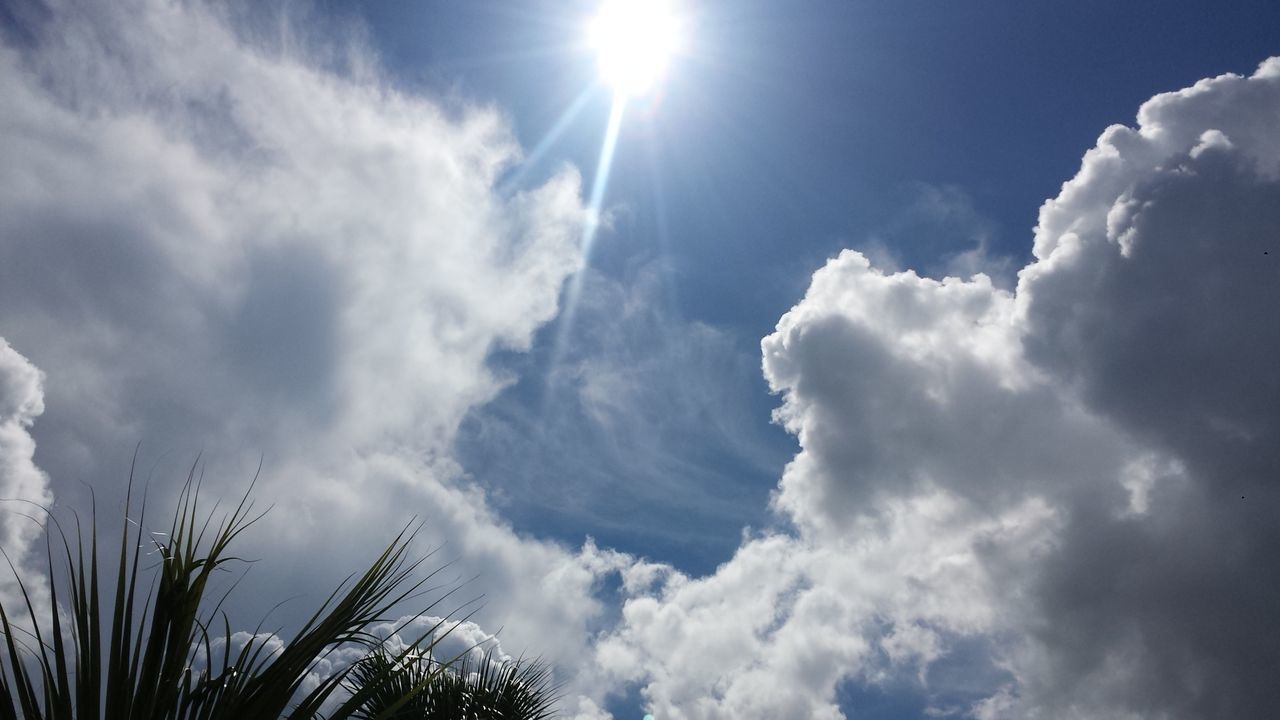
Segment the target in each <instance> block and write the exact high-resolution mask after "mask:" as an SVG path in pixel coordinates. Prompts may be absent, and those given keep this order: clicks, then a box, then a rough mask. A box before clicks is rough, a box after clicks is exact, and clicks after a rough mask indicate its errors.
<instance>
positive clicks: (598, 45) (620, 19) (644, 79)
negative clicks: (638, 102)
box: [588, 0, 681, 98]
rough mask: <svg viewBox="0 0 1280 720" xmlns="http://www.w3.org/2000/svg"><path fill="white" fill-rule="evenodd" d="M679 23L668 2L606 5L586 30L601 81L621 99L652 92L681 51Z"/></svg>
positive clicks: (631, 0) (609, 0)
mask: <svg viewBox="0 0 1280 720" xmlns="http://www.w3.org/2000/svg"><path fill="white" fill-rule="evenodd" d="M680 30H681V28H680V18H679V16H678V15H677V14H676V12H675V10H674V8H673V7H672V4H671V3H670V2H666V1H664V0H604V2H603V3H601V5H600V12H599V13H598V14H597V15H596V16H595V18H594V19H592V21H591V23H590V25H589V26H588V35H589V37H590V41H591V47H592V48H593V49H594V50H595V52H596V58H597V60H598V62H599V66H600V77H601V79H603V80H604V81H605V82H606V83H607V84H608V85H609V86H610V87H612V88H613V91H614V93H616V94H617V95H619V96H621V97H624V98H625V97H636V96H640V95H644V94H646V93H648V92H650V91H652V90H653V89H654V88H655V87H656V86H657V85H658V83H659V82H660V81H661V80H662V78H663V76H664V75H665V74H666V71H667V66H668V64H669V63H670V61H671V57H672V55H674V54H675V53H676V52H677V51H678V50H679V49H680V43H681V32H680Z"/></svg>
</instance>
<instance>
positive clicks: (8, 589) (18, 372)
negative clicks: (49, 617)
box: [0, 337, 53, 608]
mask: <svg viewBox="0 0 1280 720" xmlns="http://www.w3.org/2000/svg"><path fill="white" fill-rule="evenodd" d="M43 385H44V374H43V373H41V372H40V370H39V369H38V368H36V367H35V366H34V365H32V364H31V362H30V361H29V360H27V359H26V358H25V357H23V356H22V355H20V354H19V353H18V351H16V350H14V349H13V348H12V347H10V345H9V343H8V342H6V341H5V339H4V338H3V337H0V500H3V505H2V507H0V547H3V548H4V551H5V556H6V557H7V559H8V562H6V563H4V565H3V566H2V567H0V598H3V601H4V604H5V607H6V608H12V607H15V606H18V607H20V606H21V601H20V598H21V593H20V591H19V590H18V588H17V585H16V578H15V577H14V575H13V571H12V569H11V568H10V565H9V563H13V566H14V567H16V568H18V572H19V573H21V576H22V579H23V582H24V584H26V585H27V591H28V592H29V593H31V594H33V596H34V599H35V600H37V601H39V600H42V599H43V595H44V589H45V588H44V585H43V583H41V582H40V580H39V579H38V577H39V574H38V573H36V574H34V575H33V573H31V572H30V569H29V568H30V566H28V565H27V563H26V561H27V559H28V554H29V553H30V551H31V546H32V545H33V544H34V542H35V540H36V538H37V537H38V536H39V535H40V532H41V530H42V529H43V527H44V517H43V515H44V511H43V509H42V508H47V507H49V506H50V505H51V504H52V502H53V497H52V495H51V494H50V492H49V476H48V475H46V474H45V473H44V471H43V470H41V469H40V468H39V467H37V466H36V463H35V449H36V443H35V440H34V439H33V438H32V437H31V425H32V423H34V422H35V420H36V418H37V417H39V416H40V415H41V413H43V412H44V388H43ZM37 564H38V563H37Z"/></svg>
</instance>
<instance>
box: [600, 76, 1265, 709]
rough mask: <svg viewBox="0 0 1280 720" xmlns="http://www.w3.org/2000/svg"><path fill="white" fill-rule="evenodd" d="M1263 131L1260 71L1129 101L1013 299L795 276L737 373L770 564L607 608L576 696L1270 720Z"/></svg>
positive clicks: (959, 286) (669, 703) (724, 704)
mask: <svg viewBox="0 0 1280 720" xmlns="http://www.w3.org/2000/svg"><path fill="white" fill-rule="evenodd" d="M1278 116H1280V59H1273V60H1269V61H1267V62H1266V63H1264V64H1263V65H1262V66H1261V67H1260V68H1259V70H1258V72H1257V73H1255V74H1254V75H1253V76H1251V77H1248V78H1245V77H1238V76H1231V75H1228V76H1223V77H1219V78H1214V79H1211V80H1205V81H1202V82H1200V83H1198V84H1197V85H1196V86H1194V87H1193V88H1189V89H1187V90H1183V91H1179V92H1176V93H1169V94H1165V95H1161V96H1158V97H1156V98H1153V99H1152V100H1151V101H1150V102H1148V103H1146V104H1144V105H1143V107H1142V110H1141V111H1140V113H1139V119H1138V126H1137V128H1135V129H1129V128H1123V127H1114V128H1110V129H1108V130H1107V131H1106V132H1105V133H1104V134H1103V135H1102V137H1101V138H1100V140H1099V142H1098V145H1097V147H1096V148H1094V149H1093V150H1091V151H1089V153H1088V154H1086V156H1085V158H1084V161H1083V164H1082V166H1081V169H1080V172H1079V173H1078V174H1077V175H1076V177H1075V178H1073V179H1072V180H1070V181H1069V182H1067V183H1066V184H1065V185H1064V186H1063V190H1062V192H1061V194H1060V195H1059V196H1058V197H1057V198H1055V199H1053V200H1050V201H1048V202H1047V203H1046V204H1045V205H1044V207H1043V208H1042V211H1041V215H1040V222H1039V225H1038V227H1037V230H1036V242H1035V259H1034V261H1033V262H1032V263H1031V264H1030V265H1028V266H1027V267H1026V268H1024V269H1023V270H1022V272H1021V273H1020V274H1019V281H1018V284H1017V287H1016V289H1015V290H1013V291H1007V290H1003V289H1001V288H1000V287H998V286H996V285H994V284H993V283H992V282H991V281H990V280H989V279H988V278H987V277H986V276H984V275H981V274H975V275H972V276H971V277H968V278H955V277H949V278H945V279H941V280H935V279H930V278H923V277H920V276H918V275H916V274H915V273H913V272H910V271H907V272H884V271H881V270H879V269H877V268H875V267H873V266H872V264H871V262H870V261H868V260H867V259H866V258H865V257H864V256H862V255H860V254H858V253H854V252H845V253H843V254H842V255H840V256H839V257H837V258H835V259H833V260H832V261H830V262H829V263H828V264H827V265H826V267H824V268H822V269H821V270H819V271H818V272H817V273H815V275H814V277H813V281H812V283H811V285H810V288H809V291H808V293H807V294H806V295H805V298H804V299H803V300H802V301H801V302H800V303H799V304H798V305H796V307H794V308H793V309H792V310H791V311H790V312H788V313H787V314H786V315H785V316H784V317H783V318H782V319H781V320H780V321H779V323H778V327H777V330H776V331H775V332H774V333H773V334H772V335H770V336H769V337H767V338H765V340H764V341H763V343H762V350H763V356H764V365H763V366H764V372H765V375H766V378H767V379H768V380H769V382H770V383H771V386H772V387H773V388H774V389H775V390H776V391H777V392H779V393H780V394H781V395H782V398H783V403H782V407H781V408H779V410H778V411H777V416H776V417H777V420H778V421H779V422H781V423H782V424H783V425H784V426H785V427H786V428H787V429H788V430H789V431H791V432H793V433H795V435H796V436H797V438H798V439H799V441H800V444H801V451H800V453H799V454H798V455H797V456H796V457H795V459H794V460H793V461H792V462H791V463H790V464H789V466H788V467H787V469H786V471H785V473H784V475H783V478H782V480H781V482H780V484H779V486H778V489H777V491H776V493H775V496H774V501H773V503H774V507H775V508H776V509H777V510H778V511H780V512H781V513H782V514H783V515H785V516H786V517H788V518H790V519H791V520H792V521H793V522H794V523H795V526H796V528H797V533H796V534H795V535H771V536H765V537H758V538H751V539H748V540H747V541H746V542H745V543H744V545H743V546H742V547H741V548H740V549H739V551H738V553H737V554H736V555H735V556H734V557H733V558H732V559H731V560H730V561H728V562H727V563H725V564H724V565H723V566H722V567H720V568H719V569H718V570H717V572H716V573H715V574H713V575H711V576H708V577H704V578H689V577H685V576H682V575H680V574H679V573H673V574H671V575H669V576H668V577H667V578H666V579H665V581H664V582H662V583H661V584H660V585H659V586H658V587H657V588H656V589H651V590H648V591H643V592H637V593H635V595H634V596H633V597H632V598H631V599H630V600H628V601H627V603H626V605H625V608H624V621H623V623H622V624H621V625H620V626H619V628H618V629H617V630H616V631H615V632H614V633H613V634H611V635H610V636H609V637H608V638H607V639H606V640H605V641H603V642H602V643H601V644H600V646H599V648H598V659H599V665H600V667H601V668H603V671H604V672H605V673H606V674H611V675H610V676H611V677H612V678H613V681H614V682H615V683H622V684H625V683H631V684H633V685H635V686H637V687H638V688H639V689H640V692H641V694H642V695H643V697H645V699H646V700H647V701H648V702H649V703H650V705H651V706H652V707H653V708H654V709H655V712H656V713H657V714H659V715H660V716H663V717H675V718H729V717H734V718H768V717H781V716H787V717H815V718H821V717H830V718H835V717H841V716H842V715H841V707H840V705H839V700H840V693H841V688H842V686H844V685H845V684H847V683H853V684H855V685H864V686H872V687H875V686H880V685H884V684H886V683H888V684H891V685H892V686H893V687H897V688H900V689H901V688H903V687H906V688H908V689H910V688H912V687H914V692H915V693H917V694H918V695H919V696H920V704H921V706H922V707H921V712H922V713H924V714H930V715H943V716H946V715H948V714H953V715H954V714H956V713H959V714H964V715H969V716H973V717H979V718H1096V717H1115V718H1123V717H1134V718H1136V717H1144V718H1155V717H1162V718H1230V717H1254V716H1259V717H1260V716H1262V715H1265V714H1267V712H1269V709H1270V708H1272V707H1274V706H1275V705H1276V703H1277V701H1278V700H1280V698H1277V697H1276V691H1275V690H1274V687H1275V684H1274V682H1273V678H1272V677H1270V675H1271V674H1272V673H1271V672H1270V668H1273V667H1275V666H1276V664H1277V662H1278V661H1280V657H1277V650H1276V647H1275V644H1274V643H1273V642H1271V641H1270V638H1272V637H1274V634H1275V628H1274V624H1275V621H1274V613H1273V612H1272V611H1271V608H1273V607H1275V606H1276V605H1277V603H1280V584H1277V583H1276V582H1275V581H1274V579H1273V578H1274V576H1275V573H1274V572H1272V569H1273V568H1274V567H1275V566H1276V557H1277V556H1280V533H1278V532H1277V531H1276V529H1275V524H1274V522H1273V521H1272V519H1273V518H1274V515H1275V511H1276V509H1277V505H1278V504H1280V502H1278V500H1280V497H1278V496H1277V486H1276V478H1277V476H1278V474H1280V456H1277V450H1276V448H1278V447H1280V442H1277V440H1280V438H1277V437H1276V433H1277V431H1278V430H1277V428H1278V427H1280V426H1278V425H1277V421H1280V415H1277V410H1276V409H1277V408H1280V381H1277V379H1276V375H1275V372H1274V368H1273V365H1274V358H1275V357H1276V356H1277V354H1278V352H1277V351H1280V334H1278V333H1280V331H1278V330H1277V328H1280V325H1277V324H1276V323H1275V322H1274V318H1272V317H1271V316H1270V313H1271V312H1272V311H1273V310H1274V309H1275V308H1276V307H1280V304H1278V303H1277V301H1278V300H1280V295H1278V293H1280V283H1278V282H1277V279H1278V278H1280V275H1278V273H1280V265H1277V264H1276V257H1275V256H1276V255H1277V251H1276V249H1275V248H1274V247H1273V246H1272V243H1274V242H1275V239H1276V232H1277V228H1280V211H1278V210H1277V208H1280V183H1278V182H1277V179H1278V177H1280V143H1278V142H1277V140H1276V135H1275V132H1274V130H1275V118H1276V117H1278ZM958 664H959V665H961V666H962V667H960V669H959V670H960V671H959V672H958V673H957V672H956V670H957V665H958ZM904 677H905V678H906V680H905V681H904ZM944 679H945V680H944ZM895 683H896V684H895ZM904 683H905V684H904ZM947 683H950V684H949V685H947Z"/></svg>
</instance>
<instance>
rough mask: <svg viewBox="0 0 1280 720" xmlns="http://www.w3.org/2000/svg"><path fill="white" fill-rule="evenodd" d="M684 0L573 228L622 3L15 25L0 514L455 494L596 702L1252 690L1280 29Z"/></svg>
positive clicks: (323, 530) (346, 535)
mask: <svg viewBox="0 0 1280 720" xmlns="http://www.w3.org/2000/svg"><path fill="white" fill-rule="evenodd" d="M676 7H677V12H678V14H679V16H680V17H681V18H682V19H683V23H684V27H685V42H684V47H683V49H682V51H681V52H680V53H678V54H677V55H676V57H674V58H673V60H672V62H671V64H670V67H669V68H668V71H667V73H666V76H665V77H664V78H663V80H662V81H661V82H660V84H659V85H658V86H657V87H656V88H655V89H654V90H653V92H651V93H648V94H644V95H642V96H639V97H633V98H630V99H629V100H628V101H627V104H626V108H625V112H624V115H623V121H622V125H621V128H620V132H619V135H618V138H617V145H616V150H615V152H614V154H613V155H612V162H611V163H610V164H609V166H608V168H609V169H608V175H607V185H604V187H605V192H604V195H603V202H602V207H601V208H600V210H601V211H602V212H603V215H604V218H605V222H604V223H603V224H602V225H601V227H600V228H599V229H598V230H597V231H595V232H594V233H592V232H591V231H590V228H591V227H592V222H593V217H592V215H591V212H592V208H590V202H591V196H592V192H593V188H595V187H598V186H601V185H602V183H601V181H602V178H600V177H597V175H598V174H599V173H600V168H601V167H602V165H601V163H600V159H601V155H602V145H603V141H604V138H605V135H606V128H607V125H608V121H609V117H610V112H611V108H613V107H614V105H613V103H614V102H615V98H614V96H613V95H612V91H611V89H610V88H609V87H608V86H607V85H606V84H604V83H603V82H602V81H601V79H600V78H599V77H598V72H597V67H596V58H595V53H594V51H593V50H592V49H591V48H590V47H589V46H588V43H587V42H586V40H585V37H586V26H587V23H588V21H589V19H590V18H591V17H592V16H593V15H594V14H595V13H596V11H597V9H598V3H597V2H595V0H572V1H569V0H566V1H562V2H551V1H550V0H509V1H506V2H491V1H488V0H484V1H482V0H476V1H474V2H410V1H409V0H383V1H381V2H373V1H367V2H357V3H346V2H333V1H332V0H317V1H316V2H313V3H292V4H287V5H277V4H249V3H231V4H208V3H202V2H185V3H175V2H169V1H168V0H127V1H126V2H122V3H119V4H114V3H113V4H110V5H107V4H101V3H94V2H89V1H81V0H57V1H56V2H54V1H50V2H43V1H42V0H13V1H11V2H0V26H2V27H3V31H0V41H2V43H3V45H2V48H0V49H2V50H3V52H2V53H0V96H3V97H5V98H6V101H5V103H4V107H3V108H0V157H2V158H3V162H0V165H3V169H0V341H2V342H0V491H2V492H0V495H3V496H5V497H20V498H25V499H29V500H36V501H41V502H47V503H52V504H53V505H54V506H55V507H56V508H62V509H66V510H68V511H69V510H70V509H75V508H83V507H85V506H86V503H87V501H88V489H89V488H92V489H93V491H94V492H95V493H96V494H97V496H98V497H99V498H101V499H102V503H103V504H102V506H103V507H112V506H113V503H116V504H118V503H119V495H120V492H121V488H122V481H123V477H124V476H125V474H126V473H127V469H128V465H129V459H130V456H131V454H132V452H133V449H134V447H135V446H136V445H137V444H138V443H141V448H142V449H141V451H140V452H141V455H140V457H141V461H142V465H143V466H144V467H145V468H146V469H147V473H148V477H150V478H152V482H153V488H154V492H155V493H156V495H157V502H158V503H161V504H163V502H165V501H166V500H171V499H172V494H173V492H174V489H175V488H176V487H177V485H176V483H177V481H178V480H180V479H181V478H182V477H184V476H185V475H184V469H185V467H186V466H187V465H189V464H190V463H191V461H192V460H193V459H194V458H195V457H196V456H197V454H200V456H201V457H202V458H203V461H204V462H205V463H206V465H207V476H208V477H209V478H210V479H209V481H208V487H209V488H210V492H211V493H214V494H219V495H230V494H232V493H235V492H238V491H240V490H241V489H242V488H243V487H244V484H245V482H246V481H247V478H248V477H250V476H251V475H252V472H253V469H254V468H255V467H256V466H257V464H258V462H259V460H260V459H261V461H262V463H263V470H264V474H263V479H262V481H261V483H260V484H259V487H258V492H259V493H261V495H262V500H263V502H264V503H273V504H274V509H273V510H272V513H271V515H269V516H268V519H267V520H266V521H265V522H264V523H262V524H261V525H260V526H259V527H258V528H257V529H256V530H255V533H253V534H251V535H250V536H248V537H247V538H246V541H247V542H248V543H250V544H251V545H252V546H253V547H252V548H251V549H252V550H254V551H255V552H256V553H257V555H260V556H262V557H264V558H266V560H264V562H263V564H261V565H259V566H256V567H254V568H253V572H252V573H251V574H250V575H249V580H248V581H246V583H245V586H246V587H247V588H248V589H247V590H244V591H239V592H238V594H239V596H240V599H239V600H238V601H237V604H236V605H235V606H234V616H235V617H236V619H237V620H238V621H240V622H241V623H243V624H244V625H245V627H248V626H250V625H253V624H256V620H257V618H258V617H259V616H260V614H261V613H263V612H265V611H266V609H268V608H270V607H272V606H273V605H274V604H275V602H276V600H278V599H279V598H281V597H285V596H288V595H294V594H298V593H299V592H301V594H302V595H304V596H319V597H323V596H324V594H325V592H326V591H327V589H328V588H329V586H331V585H332V584H333V583H335V582H337V581H338V580H340V579H341V576H342V575H344V574H345V572H343V573H336V574H335V568H337V567H345V566H346V565H351V566H352V567H355V566H356V564H358V563H359V562H361V560H362V559H363V558H365V557H366V556H367V555H368V554H369V553H370V552H371V551H372V550H373V549H374V548H377V547H379V546H380V545H381V544H383V543H385V542H386V540H387V537H386V532H387V531H388V528H389V527H396V526H399V525H400V524H402V523H403V522H405V521H407V520H408V519H409V518H410V517H413V516H419V517H422V518H425V519H426V520H427V530H426V532H425V535H424V538H423V539H424V543H425V544H426V545H428V546H431V545H435V544H439V545H443V547H444V548H445V549H444V553H445V555H446V556H448V557H449V558H456V559H457V561H458V565H457V576H458V577H459V578H465V577H471V576H473V575H474V576H476V577H477V579H476V580H474V581H472V584H471V585H470V587H471V588H473V589H474V591H475V592H476V593H477V594H479V593H483V594H484V595H485V597H486V600H485V604H484V608H483V610H482V611H481V612H479V613H478V614H477V615H476V616H475V617H474V618H472V620H471V621H470V622H469V623H468V628H467V629H468V632H469V633H471V634H470V635H468V636H469V637H488V636H490V635H492V634H494V633H497V640H496V642H497V643H499V644H500V646H501V648H502V649H503V650H504V651H505V652H509V653H510V654H512V655H519V654H521V653H527V654H542V655H543V656H544V657H546V658H548V659H549V660H550V661H552V662H553V663H554V664H555V665H556V666H557V668H558V672H559V673H560V677H561V679H563V681H564V682H565V687H566V697H565V701H564V712H565V716H566V717H567V718H572V719H573V720H605V719H606V718H616V719H617V720H624V719H628V718H640V717H642V716H643V715H644V714H645V713H652V714H653V715H654V717H655V718H658V719H660V720H666V719H667V718H680V719H688V720H713V719H720V718H742V719H744V720H750V719H754V718H759V719H762V720H763V719H766V718H779V717H797V718H824V719H831V718H844V717H847V718H875V719H877V720H881V719H884V720H889V719H894V720H898V719H905V718H917V717H954V718H962V717H968V718H978V719H979V720H993V719H995V718H1033V717H1052V718H1099V717H1107V718H1172V719H1182V718H1187V719H1190V718H1218V717H1222V718H1227V717H1257V716H1260V715H1261V714H1262V713H1265V712H1268V711H1269V708H1271V707H1274V704H1275V701H1278V700H1280V697H1277V695H1276V690H1275V689H1274V688H1273V687H1272V686H1273V683H1272V682H1271V678H1270V677H1269V676H1268V672H1263V671H1261V670H1260V669H1266V668H1271V667H1275V664H1276V662H1280V656H1277V649H1276V647H1275V644H1274V642H1270V641H1268V640H1265V639H1264V638H1270V637H1275V636H1276V634H1275V633H1277V632H1280V628H1276V627H1275V620H1274V613H1273V612H1272V611H1271V609H1270V608H1272V607H1274V606H1275V603H1276V602H1280V584H1277V583H1276V582H1275V581H1274V580H1271V579H1270V578H1275V577H1280V575H1278V574H1277V573H1276V572H1275V570H1276V569H1277V568H1276V565H1277V560H1276V558H1277V557H1280V555H1278V554H1277V553H1280V536H1277V534H1276V531H1275V529H1274V523H1273V522H1272V521H1271V518H1273V517H1274V513H1275V511H1276V510H1277V509H1280V486H1277V485H1276V483H1275V478H1276V477H1277V476H1280V474H1278V473H1280V457H1277V455H1276V451H1275V448H1276V447H1280V442H1276V441H1277V440H1278V438H1277V437H1276V436H1277V433H1278V432H1280V430H1278V429H1280V417H1278V416H1277V415H1276V408H1277V407H1280V385H1278V384H1277V381H1276V379H1275V376H1274V372H1273V365H1274V357H1275V353H1276V352H1277V351H1280V325H1277V323H1276V322H1275V319H1274V317H1273V312H1272V311H1273V310H1274V308H1275V307H1277V303H1278V302H1280V280H1278V278H1280V275H1278V274H1277V272H1278V270H1277V267H1278V266H1277V265H1276V264H1275V263H1276V262H1277V258H1278V257H1280V247H1276V246H1275V238H1276V237H1277V236H1278V235H1277V233H1278V231H1280V211H1277V210H1276V208H1280V183H1278V182H1277V179H1276V178H1277V177H1280V144H1277V142H1276V140H1275V138H1276V137H1280V60H1274V59H1271V60H1269V58H1271V57H1272V56H1275V55H1280V6H1278V5H1276V4H1275V3H1273V2H1270V3H1269V2H1261V1H1258V2H1255V1H1253V0H1247V1H1246V0H1242V1H1240V2H1232V3H1226V4H1223V3H1208V2H1166V3H1137V2H1131V3H1110V2H1108V3H1104V2H1100V1H1099V2H1094V1H1092V0H1086V1H1084V2H1073V3H1049V2H1012V1H1005V0H1000V1H987V0H950V1H946V2H943V1H941V0H929V1H924V0H905V1H901V2H834V1H832V2H826V1H819V0H814V1H812V2H810V1H807V0H806V1H805V2H799V3H782V2H765V1H763V0H762V1H756V0H742V1H735V2H729V1H727V0H726V1H707V2H697V1H695V0H684V1H683V2H679V3H677V4H676ZM584 237H591V238H592V241H591V242H584ZM1237 497H1238V498H1239V500H1236V498H1237ZM0 539H2V540H3V541H4V545H5V547H6V549H7V550H12V554H13V555H14V556H15V557H17V558H19V559H18V564H19V567H20V568H23V567H25V566H24V565H23V563H26V562H32V561H31V558H35V557H36V555H38V550H36V549H35V548H37V545H38V528H34V529H33V528H32V527H30V526H29V524H24V523H22V522H20V521H18V520H16V519H13V518H7V517H6V518H0ZM251 554H252V553H251ZM9 582H10V581H9V580H8V579H7V578H4V577H0V599H3V598H6V597H8V595H6V593H9V592H11V590H12V588H11V585H10V584H8V583H9ZM1228 609H1229V610H1228ZM408 611H409V609H406V612H408ZM289 622H290V617H289V613H288V612H285V613H284V618H283V620H282V624H283V627H282V630H281V631H282V632H287V631H288V627H289ZM499 628H501V632H498V630H499ZM1270 674H1274V673H1270Z"/></svg>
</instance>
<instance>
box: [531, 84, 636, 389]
mask: <svg viewBox="0 0 1280 720" xmlns="http://www.w3.org/2000/svg"><path fill="white" fill-rule="evenodd" d="M626 105H627V101H626V98H625V97H623V96H621V95H615V96H614V98H613V103H612V105H611V106H610V108H609V123H608V125H607V126H606V127H605V132H604V142H602V143H601V145H600V158H599V160H597V162H596V174H595V178H594V179H593V180H592V183H591V197H590V200H589V202H588V204H587V219H586V222H585V223H584V225H583V228H582V241H581V250H582V260H581V265H580V266H579V268H578V271H577V272H576V273H574V274H573V277H571V278H570V279H569V285H568V288H566V290H565V297H564V307H563V308H562V309H561V311H560V323H559V327H557V328H556V339H555V343H554V344H553V345H552V350H551V364H550V366H549V367H548V369H547V383H548V384H550V383H551V382H552V378H553V377H554V375H555V370H556V368H557V367H559V365H560V363H561V361H562V360H563V359H564V354H565V351H566V350H567V347H566V346H567V345H568V342H569V333H570V332H571V331H572V329H573V321H574V316H575V315H576V314H577V309H578V300H579V298H580V297H581V295H582V280H583V276H584V275H585V274H586V269H587V268H588V267H589V266H590V264H591V249H592V247H593V246H594V245H595V240H596V234H597V232H598V231H599V229H600V214H601V212H602V211H603V208H604V198H605V190H606V189H607V188H608V185H609V172H610V170H611V169H612V168H613V156H614V153H615V151H616V150H617V148H618V135H619V134H620V133H621V131H622V116H623V115H624V111H625V110H626Z"/></svg>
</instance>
